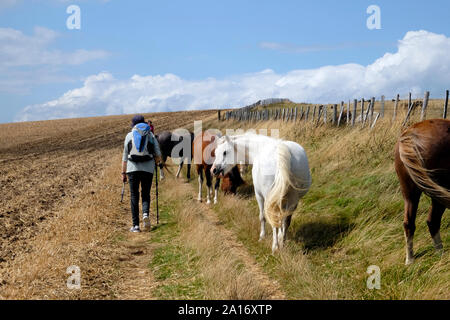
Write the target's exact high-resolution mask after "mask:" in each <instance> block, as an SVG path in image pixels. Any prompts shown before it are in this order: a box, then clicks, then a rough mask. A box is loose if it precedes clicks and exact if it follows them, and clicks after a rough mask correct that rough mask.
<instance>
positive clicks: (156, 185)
mask: <svg viewBox="0 0 450 320" xmlns="http://www.w3.org/2000/svg"><path fill="white" fill-rule="evenodd" d="M155 178H156V181H155V187H156V189H155V193H156V224H159V206H158V166H157V165H156V161H155Z"/></svg>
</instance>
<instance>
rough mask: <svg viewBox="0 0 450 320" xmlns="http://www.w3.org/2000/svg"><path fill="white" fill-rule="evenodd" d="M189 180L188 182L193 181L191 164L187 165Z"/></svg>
mask: <svg viewBox="0 0 450 320" xmlns="http://www.w3.org/2000/svg"><path fill="white" fill-rule="evenodd" d="M187 180H188V181H190V180H191V164H190V163H188V164H187Z"/></svg>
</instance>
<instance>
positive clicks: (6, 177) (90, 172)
mask: <svg viewBox="0 0 450 320" xmlns="http://www.w3.org/2000/svg"><path fill="white" fill-rule="evenodd" d="M215 114H216V112H215V111H210V110H208V111H192V112H176V113H155V114H151V117H150V118H151V119H152V121H153V123H154V125H155V127H156V129H157V130H158V131H161V130H164V129H175V128H178V127H182V126H185V125H189V124H191V123H192V122H193V121H194V120H200V119H203V118H205V117H208V116H212V115H215ZM130 119H131V116H130V115H126V116H108V117H96V118H82V119H65V120H52V121H37V122H25V123H11V124H0V140H1V141H2V143H1V144H0V235H1V238H0V270H1V269H2V268H4V267H5V265H6V263H7V262H9V261H11V260H13V259H14V258H15V257H17V256H18V255H21V254H22V253H24V252H27V251H29V250H30V249H31V247H32V245H31V244H30V240H31V239H33V237H34V236H35V235H36V234H37V233H39V232H41V231H42V230H43V228H42V226H44V225H45V224H46V220H48V219H49V218H51V217H52V216H53V215H54V213H55V212H56V211H57V210H58V209H60V208H61V206H63V204H64V203H67V202H69V203H70V202H76V201H78V200H77V194H78V192H79V191H80V190H81V188H82V187H83V186H86V185H89V183H90V182H92V181H93V179H94V178H96V177H97V176H98V175H99V174H100V173H101V172H102V170H104V169H105V166H106V165H107V163H108V162H107V161H106V160H108V159H110V158H111V157H112V156H113V155H117V153H121V150H122V148H123V139H124V137H125V135H126V133H127V132H128V131H129V130H130V125H129V124H130ZM117 166H118V168H120V167H119V163H118V164H117ZM118 170H120V169H118ZM118 174H119V171H118ZM91 192H92V193H95V192H96V191H95V190H92V191H91ZM0 286H1V284H0Z"/></svg>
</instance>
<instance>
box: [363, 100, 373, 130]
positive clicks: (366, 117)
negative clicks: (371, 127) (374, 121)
mask: <svg viewBox="0 0 450 320" xmlns="http://www.w3.org/2000/svg"><path fill="white" fill-rule="evenodd" d="M371 106H372V100H370V102H369V106H368V107H367V111H366V114H365V115H363V119H362V127H363V128H364V126H365V125H366V121H367V120H369V113H370V108H371Z"/></svg>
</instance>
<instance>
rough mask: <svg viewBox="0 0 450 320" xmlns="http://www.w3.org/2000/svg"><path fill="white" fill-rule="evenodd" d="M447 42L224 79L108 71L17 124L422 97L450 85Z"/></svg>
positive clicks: (422, 40)
mask: <svg viewBox="0 0 450 320" xmlns="http://www.w3.org/2000/svg"><path fill="white" fill-rule="evenodd" d="M449 52H450V38H447V37H446V36H445V35H439V34H434V33H431V32H427V31H411V32H408V33H407V34H406V35H405V37H404V38H403V39H402V40H400V41H399V43H398V51H397V52H395V53H386V54H385V55H384V56H383V57H381V58H379V59H377V60H376V61H374V62H373V63H372V64H370V65H368V66H363V65H359V64H352V63H350V64H344V65H337V66H324V67H321V68H318V69H310V70H293V71H290V72H288V73H285V74H277V73H276V72H274V71H272V70H270V69H269V70H264V71H261V72H257V73H250V74H242V75H237V76H233V77H228V78H225V79H215V78H207V79H204V80H199V81H190V80H184V79H181V78H180V77H178V76H176V75H173V74H166V75H156V76H140V75H134V76H133V77H131V78H130V79H125V80H119V79H115V78H114V77H113V75H111V74H110V73H108V72H103V73H100V74H97V75H93V76H90V77H88V78H87V79H86V80H85V81H84V85H83V86H82V87H81V88H78V89H74V90H70V91H68V92H66V93H65V94H64V95H63V96H61V97H59V98H57V99H55V100H52V101H49V102H46V103H42V104H36V105H30V106H27V107H26V108H25V109H24V110H23V111H22V112H21V113H20V114H19V115H18V116H17V120H19V121H26V120H36V119H53V118H65V117H76V116H77V117H78V116H94V115H106V114H121V113H136V112H156V111H167V110H171V111H172V110H186V109H205V108H215V107H223V106H228V107H237V106H244V105H247V104H250V103H253V102H255V101H257V100H259V99H263V98H269V97H273V98H277V97H279V98H290V99H291V100H294V101H298V102H316V103H327V102H338V101H340V100H347V99H352V98H360V97H368V96H380V95H382V94H384V95H386V96H387V97H389V96H394V95H395V94H396V93H407V92H408V91H410V90H412V91H413V93H414V94H422V93H423V91H424V90H430V91H431V92H432V94H433V93H435V94H441V92H440V90H443V89H446V88H449V87H450V72H449V71H450V54H449Z"/></svg>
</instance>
